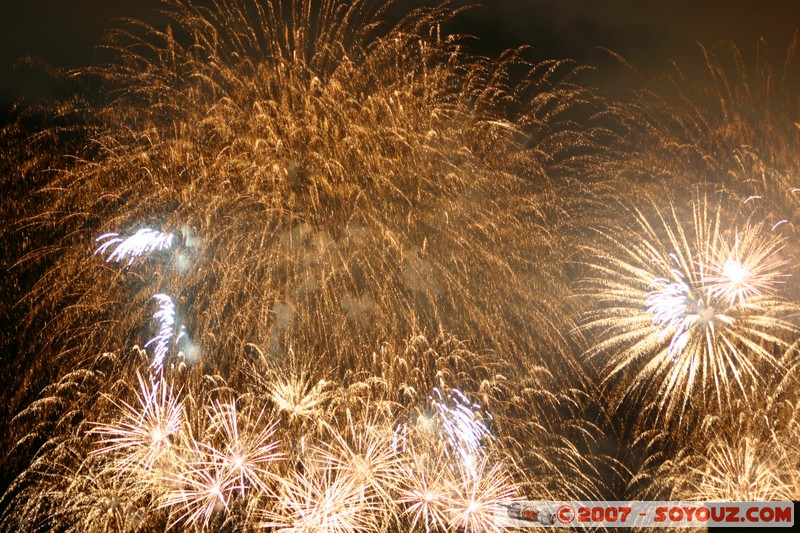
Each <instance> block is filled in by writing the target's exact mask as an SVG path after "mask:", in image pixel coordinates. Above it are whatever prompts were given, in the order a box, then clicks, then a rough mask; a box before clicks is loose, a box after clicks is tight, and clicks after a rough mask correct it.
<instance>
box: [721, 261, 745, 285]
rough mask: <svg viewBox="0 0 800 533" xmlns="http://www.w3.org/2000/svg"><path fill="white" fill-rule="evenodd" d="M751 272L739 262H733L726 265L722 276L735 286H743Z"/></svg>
mask: <svg viewBox="0 0 800 533" xmlns="http://www.w3.org/2000/svg"><path fill="white" fill-rule="evenodd" d="M749 273H750V272H749V271H748V270H747V269H746V268H745V267H744V265H742V264H741V263H740V262H739V261H736V260H731V261H728V262H727V263H726V264H725V268H724V269H723V271H722V274H723V275H724V276H725V277H726V278H728V279H729V280H731V283H733V284H734V285H741V284H742V283H744V280H745V279H746V278H747V275H748V274H749Z"/></svg>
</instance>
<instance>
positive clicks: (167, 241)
mask: <svg viewBox="0 0 800 533" xmlns="http://www.w3.org/2000/svg"><path fill="white" fill-rule="evenodd" d="M174 237H175V236H174V235H173V234H172V233H164V232H161V231H158V230H154V229H150V228H142V229H140V230H139V231H137V232H136V233H134V234H133V235H131V236H130V237H126V238H122V237H120V236H119V234H118V233H105V234H103V235H100V236H99V237H98V238H97V239H96V241H97V242H102V244H101V245H100V246H99V247H98V248H97V250H95V252H94V253H95V254H100V255H102V254H105V253H106V252H108V251H109V249H111V248H112V247H113V250H111V253H109V254H108V257H106V262H109V263H111V262H114V263H120V262H124V261H126V260H127V262H128V265H127V266H131V265H132V264H133V262H134V261H135V260H136V259H137V258H138V257H141V256H142V255H145V254H149V253H150V252H153V251H160V250H168V249H169V248H171V247H172V241H173V239H174ZM115 245H116V246H115Z"/></svg>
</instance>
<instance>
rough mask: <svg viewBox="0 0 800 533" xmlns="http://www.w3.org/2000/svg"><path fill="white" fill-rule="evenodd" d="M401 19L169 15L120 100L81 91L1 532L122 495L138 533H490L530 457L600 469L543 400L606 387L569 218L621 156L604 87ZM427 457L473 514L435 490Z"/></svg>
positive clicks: (134, 51) (443, 15) (326, 9)
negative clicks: (572, 328) (245, 531)
mask: <svg viewBox="0 0 800 533" xmlns="http://www.w3.org/2000/svg"><path fill="white" fill-rule="evenodd" d="M384 7H385V6H383V4H378V5H377V6H372V5H370V4H367V3H361V2H356V3H352V4H346V3H343V2H338V1H328V0H324V1H323V2H321V3H319V4H317V3H312V2H310V1H298V2H293V3H286V2H279V1H265V2H256V1H249V0H242V1H236V0H231V1H223V2H220V3H218V4H215V6H214V8H213V9H207V8H200V7H195V6H192V5H191V4H190V3H188V2H182V1H169V2H166V4H165V9H164V12H163V14H164V16H165V17H166V18H167V19H168V20H169V25H168V26H166V27H167V29H166V30H164V29H161V28H158V27H150V26H147V25H146V24H144V23H132V24H130V25H129V26H128V27H127V28H126V29H121V30H118V31H115V32H113V33H112V34H110V35H109V36H108V38H107V40H106V45H107V47H108V48H109V49H110V50H112V51H113V52H114V53H115V54H116V59H114V60H113V61H111V62H110V63H109V64H106V65H102V66H97V67H91V68H88V69H83V70H81V71H79V72H76V73H74V75H75V79H83V80H86V81H88V82H90V83H91V84H97V85H96V86H100V87H103V90H104V93H103V94H104V96H102V97H97V98H95V99H92V98H86V99H81V100H76V101H74V102H71V103H69V104H64V105H65V106H66V107H67V111H68V115H69V116H78V117H81V120H80V121H79V122H78V123H76V124H75V125H74V127H73V128H72V129H71V130H70V131H71V134H72V135H75V136H77V137H80V138H81V139H82V141H83V142H81V143H77V144H78V145H79V147H78V148H77V149H76V150H75V151H74V152H72V153H69V154H68V155H70V156H71V157H70V158H68V159H67V162H66V163H63V164H61V165H60V166H58V170H59V171H58V172H56V173H54V174H53V177H52V179H50V180H49V181H47V183H46V184H45V185H44V186H43V187H42V189H41V191H40V196H39V197H38V199H37V202H40V203H37V202H31V204H32V205H30V206H29V208H28V211H27V213H28V216H26V217H25V218H23V219H22V221H21V222H20V225H25V226H30V227H33V228H39V230H41V231H44V230H43V228H47V227H52V226H58V227H59V232H60V233H59V234H60V235H63V237H64V238H63V239H61V240H60V243H59V244H58V245H55V246H49V247H48V248H42V249H40V250H37V251H35V252H33V253H32V254H29V255H28V256H26V257H25V258H23V261H22V264H25V263H26V262H27V264H30V265H33V264H34V263H36V264H40V265H42V273H41V276H38V281H37V283H36V286H35V287H33V289H32V290H31V291H30V292H29V293H28V294H27V296H26V297H25V299H24V301H23V302H22V304H23V305H24V306H26V308H27V309H30V313H29V317H28V319H27V322H26V323H27V325H28V328H27V330H26V331H25V332H24V334H23V343H24V344H25V345H26V346H29V347H30V348H29V349H30V353H31V355H32V357H31V358H30V359H29V363H28V364H27V367H26V369H25V371H26V375H27V376H29V377H26V378H25V379H20V380H18V381H17V382H15V383H14V384H12V388H13V390H14V395H15V396H14V398H15V399H14V402H13V406H12V408H13V409H17V410H20V409H21V410H22V413H21V415H20V416H19V417H18V418H17V420H16V421H15V424H16V425H15V432H16V433H18V434H19V435H20V438H19V439H18V441H19V442H18V444H17V446H16V447H15V453H16V454H18V456H19V457H20V458H25V459H21V461H20V462H19V464H18V465H16V466H14V467H13V468H12V469H11V470H13V472H11V473H10V475H12V476H16V480H15V481H14V483H13V485H12V487H11V488H10V489H9V491H8V492H7V494H6V496H5V497H4V500H3V525H4V527H11V526H12V524H15V523H21V524H25V525H28V526H30V528H31V529H41V530H47V529H53V528H56V529H59V528H63V529H68V528H78V527H79V525H81V524H85V521H83V520H82V519H78V518H76V517H77V514H78V513H79V509H80V508H82V507H79V506H78V502H81V503H80V505H85V504H86V502H89V501H92V500H91V499H85V498H84V495H78V494H72V491H82V490H87V489H88V488H89V487H91V486H94V485H97V486H98V487H100V486H102V487H104V488H102V489H98V490H99V492H98V494H96V495H93V496H92V497H95V498H99V497H100V496H99V493H103V494H112V493H113V494H117V493H119V494H120V497H117V496H113V495H112V496H103V497H104V498H107V499H108V501H110V502H113V503H106V504H101V507H102V508H104V509H107V510H108V517H109V518H107V520H109V521H108V522H105V523H107V524H109V527H112V525H111V524H112V522H113V527H119V528H121V529H132V530H135V529H137V528H141V529H146V528H152V529H167V528H173V529H183V528H189V529H195V530H214V529H218V528H221V527H223V526H225V527H227V526H232V527H239V528H253V527H257V526H259V525H261V526H268V527H273V526H274V527H278V528H285V529H287V530H295V529H297V530H302V529H315V528H317V529H318V528H319V527H325V528H327V529H333V530H344V529H348V530H349V529H352V528H361V529H373V528H374V527H381V528H384V529H398V530H402V529H408V528H409V527H411V526H415V527H424V528H426V529H436V528H437V527H448V528H449V527H460V528H465V529H469V530H473V529H476V528H480V527H486V526H487V524H488V522H487V520H488V514H486V513H487V512H488V511H487V509H489V507H490V506H491V505H493V502H494V501H495V500H496V499H497V498H500V497H505V496H507V495H509V494H512V493H515V494H516V493H518V492H519V491H520V489H519V487H521V486H523V485H525V484H526V483H528V485H529V486H533V485H531V484H530V482H531V479H532V478H531V477H529V474H528V473H526V471H525V470H524V468H523V467H527V466H529V465H534V464H535V465H536V468H539V469H542V470H545V471H547V472H559V471H560V469H561V467H560V464H561V462H564V463H567V464H572V465H578V464H581V465H583V464H585V463H584V461H585V460H584V459H583V458H581V457H579V455H580V453H581V450H584V449H590V448H591V446H592V443H589V442H588V441H583V442H582V443H581V444H579V445H574V446H573V445H571V444H570V443H571V441H570V440H569V439H568V438H567V436H566V435H564V434H562V433H561V432H560V431H561V430H560V429H555V431H552V430H553V429H554V428H560V427H562V424H561V419H562V417H564V416H565V417H567V418H568V419H570V420H571V421H573V422H574V423H575V424H576V426H577V425H580V424H582V423H583V422H582V421H581V420H582V419H581V417H580V415H579V414H578V416H576V417H574V418H572V415H573V414H575V413H574V412H569V409H560V408H559V409H556V410H553V409H550V406H551V405H552V404H550V405H548V404H546V402H545V403H541V404H539V403H537V402H536V396H535V395H536V394H537V393H541V395H542V396H545V397H549V398H561V399H563V398H566V397H569V396H570V395H572V394H573V393H572V392H570V391H574V390H576V389H572V388H570V387H572V386H573V385H575V386H576V384H577V383H580V382H581V381H582V380H584V379H585V376H584V375H583V374H582V373H581V372H580V371H579V370H580V368H581V367H580V363H578V361H577V359H576V358H575V352H574V349H575V347H574V345H573V343H572V341H571V339H570V334H569V330H568V329H567V330H566V331H565V330H562V329H561V328H560V326H562V325H564V324H569V323H570V322H571V320H572V318H571V315H570V314H569V312H568V311H569V306H570V303H569V299H568V298H563V297H561V296H562V295H563V294H566V292H567V291H568V283H567V278H566V276H565V272H564V268H563V265H562V264H561V263H560V262H559V258H560V257H561V254H562V253H563V252H562V250H563V248H564V247H565V246H566V243H564V242H562V241H561V240H560V238H559V237H558V236H557V235H556V234H555V233H554V232H552V231H551V228H550V224H555V223H556V222H555V221H557V220H561V219H562V218H563V214H564V213H565V212H567V211H568V202H566V201H565V197H563V196H562V195H560V194H559V189H560V188H561V187H563V186H565V183H566V181H567V177H568V176H569V175H570V173H571V172H573V171H574V170H575V169H576V168H578V167H581V166H584V165H585V160H584V158H585V159H586V161H588V159H589V156H588V155H586V156H584V155H583V154H588V153H589V152H591V151H593V150H595V149H596V143H593V141H592V136H591V134H590V133H589V132H586V131H584V130H583V129H582V128H578V127H577V125H576V124H575V123H574V122H573V121H572V120H571V117H570V113H575V112H578V111H579V110H581V109H584V108H586V109H589V108H590V107H591V106H589V105H588V104H589V103H590V100H591V99H592V96H591V93H590V92H589V91H587V90H585V89H583V88H581V87H579V86H576V85H574V84H573V83H571V82H570V81H569V76H570V75H572V74H575V73H576V70H574V69H573V67H572V66H571V65H570V64H569V63H568V62H557V61H551V62H545V63H542V64H539V65H527V64H526V63H525V62H524V61H523V59H522V55H521V52H519V51H517V52H509V53H508V54H506V55H504V56H503V57H502V58H500V59H499V60H490V59H486V58H480V57H471V56H468V55H466V54H465V53H463V51H462V49H461V44H460V40H459V39H458V38H454V37H448V36H443V35H442V34H441V32H440V27H441V24H442V23H443V22H445V21H446V20H448V18H449V17H451V16H453V14H454V12H453V11H452V10H449V9H447V8H436V9H427V10H420V11H416V12H414V13H412V14H411V15H409V16H407V17H406V18H404V19H402V20H401V21H400V22H398V23H395V24H389V25H387V26H385V27H384V26H380V25H376V24H374V23H373V21H374V20H378V19H379V18H380V16H381V14H382V13H383V8H384ZM522 66H526V68H528V69H529V74H528V75H526V76H525V77H524V78H523V79H522V80H520V81H518V82H517V81H514V82H512V81H511V74H510V73H511V72H512V71H514V70H515V69H518V68H519V67H522ZM106 95H108V96H106ZM57 134H58V132H57V131H55V130H46V131H44V132H42V134H41V135H42V137H43V138H47V136H48V135H57ZM65 155H67V154H65ZM33 204H36V205H33ZM120 228H140V229H138V230H135V231H134V230H131V231H132V233H126V231H125V230H124V229H123V230H120ZM154 228H160V229H154ZM97 235H99V237H97ZM520 235H525V238H524V239H520ZM93 241H94V242H93ZM92 252H94V254H93V253H92ZM154 295H155V296H154ZM154 303H155V305H156V306H157V309H156V311H155V313H154V314H153V312H152V311H151V309H152V307H153V304H154ZM41 324H45V325H46V327H39V326H40V325H41ZM153 325H155V331H154V330H153ZM187 332H191V333H192V339H191V341H190V340H189V339H188V336H187ZM429 338H430V339H431V340H430V341H429V340H428V339H429ZM460 339H463V340H460ZM139 346H143V348H144V349H141V348H139ZM470 346H478V347H480V348H479V350H480V351H473V350H472V349H471V348H470ZM148 352H150V353H148ZM23 359H24V358H23ZM554 361H555V363H554ZM512 364H513V365H516V366H517V367H518V368H529V367H530V368H533V369H536V371H535V372H532V373H531V375H530V376H526V378H525V379H524V380H522V381H520V382H513V381H512V380H509V378H508V377H507V376H510V375H511V373H512ZM67 368H69V369H73V368H78V369H81V370H85V371H86V372H87V373H88V374H87V376H88V377H84V378H83V379H80V380H77V379H72V378H70V379H66V378H67V376H64V374H66V372H65V371H64V370H63V369H67ZM134 376H138V385H139V386H138V388H137V387H136V386H131V383H132V382H133V381H134ZM555 376H557V377H558V381H556V380H555V379H553V378H554V377H555ZM65 380H66V381H65ZM50 383H54V384H57V385H58V386H56V385H49V384H50ZM556 383H557V384H556ZM564 384H569V386H567V387H562V385H564ZM550 389H556V390H555V392H549V390H550ZM560 389H564V390H560ZM40 390H42V392H41V393H39V392H38V391H40ZM78 391H80V392H81V395H80V396H78V397H77V398H79V399H75V398H74V397H73V396H72V395H75V394H77V393H78ZM509 398H511V400H509ZM557 401H560V400H557ZM566 403H567V402H566V401H565V404H566ZM507 409H519V410H523V409H528V410H531V409H534V410H535V411H536V412H537V419H536V423H528V422H524V423H521V424H520V423H518V422H516V421H515V420H513V419H511V418H510V417H508V416H507ZM576 411H577V410H576ZM42 413H46V414H47V420H48V423H47V424H38V423H36V422H34V420H35V417H36V416H37V415H38V414H42ZM565 413H568V414H565ZM424 416H433V417H434V418H435V419H436V421H435V427H436V429H435V431H432V432H426V431H423V430H422V429H421V428H417V427H416V426H414V427H413V428H412V430H411V431H410V435H408V436H407V437H406V440H407V442H406V445H405V447H404V449H401V448H399V447H398V446H397V445H396V435H397V428H399V427H402V426H403V425H412V426H413V423H412V424H410V423H409V421H414V420H419V419H421V417H422V418H424ZM548 428H549V429H550V430H551V433H549V434H548ZM560 439H563V440H560ZM523 443H524V446H525V447H526V448H527V449H529V450H532V452H531V455H530V456H528V457H527V458H516V457H513V456H512V455H511V454H512V453H513V452H514V451H515V450H518V449H520V448H521V447H522V446H523ZM540 444H541V445H542V448H541V449H539V448H538V446H539V445H540ZM584 445H585V446H584ZM428 453H431V454H434V455H435V456H436V457H440V458H443V460H442V461H439V462H438V463H433V462H430V461H428V460H427V459H424V458H422V457H419V456H418V454H423V455H424V454H428ZM551 453H552V454H553V459H551V458H550V454H551ZM35 454H36V455H35ZM536 454H538V455H536ZM34 455H35V457H36V458H37V459H36V460H34V461H30V460H29V459H30V458H31V457H34ZM48 463H52V464H53V465H57V467H54V468H57V469H60V471H63V472H65V473H66V474H65V476H63V477H64V478H65V479H60V480H58V481H56V480H54V479H53V478H52V477H51V476H49V475H48V474H47V468H46V466H47V464H48ZM423 463H424V464H426V465H427V466H426V470H425V471H424V472H419V473H418V475H419V476H422V477H421V478H420V479H421V481H420V483H423V485H424V484H425V483H428V482H432V483H434V484H435V485H438V486H439V488H438V489H436V490H439V491H441V493H442V494H446V496H443V497H442V500H441V502H442V504H444V502H446V503H447V506H448V509H450V510H452V509H455V510H456V511H455V515H452V513H450V510H448V509H445V508H444V507H442V506H440V505H439V504H432V505H431V506H428V505H427V504H425V505H423V506H420V505H416V506H415V504H414V503H413V502H414V500H413V496H412V495H411V494H413V493H409V492H408V491H409V490H412V491H413V490H414V489H413V487H409V486H407V484H404V482H403V478H404V476H403V474H402V473H403V472H407V471H409V469H410V468H411V465H419V464H423ZM25 464H27V465H28V466H27V467H26V466H24V465H25ZM19 466H21V468H19ZM581 468H582V467H581ZM506 469H513V470H508V471H506ZM54 471H55V470H54ZM586 471H589V470H586ZM575 473H577V471H574V470H573V471H571V473H570V474H565V475H573V474H575ZM537 475H538V472H536V473H535V474H532V476H533V477H536V476H537ZM78 478H80V479H78ZM467 478H468V479H467ZM578 478H579V479H580V480H581V481H579V482H577V483H574V484H573V485H571V487H570V489H568V490H566V491H565V492H567V493H570V494H572V493H575V494H577V493H578V492H581V490H583V489H580V490H578V489H576V487H579V486H584V488H585V487H597V486H600V485H601V482H600V481H599V480H597V479H596V478H594V477H593V476H592V475H589V474H586V473H585V472H581V473H579V474H578ZM93 484H94V485H93ZM558 485H559V483H558V482H557V481H556V480H554V481H552V483H548V485H547V487H546V488H545V486H544V485H542V486H541V487H540V488H541V490H550V489H552V488H553V487H557V486H558ZM48 487H49V488H48ZM41 489H43V490H41ZM573 489H575V490H573ZM37 491H38V492H37ZM479 492H485V495H483V494H479ZM126 493H127V494H126ZM42 494H57V495H58V496H57V497H54V498H52V500H51V501H49V502H47V501H45V498H44V497H43V496H42ZM123 496H124V497H123ZM103 501H105V500H103ZM72 502H75V503H74V504H73V503H72ZM465 502H467V503H465ZM476 506H477V507H476ZM476 509H477V510H476ZM423 524H424V525H423Z"/></svg>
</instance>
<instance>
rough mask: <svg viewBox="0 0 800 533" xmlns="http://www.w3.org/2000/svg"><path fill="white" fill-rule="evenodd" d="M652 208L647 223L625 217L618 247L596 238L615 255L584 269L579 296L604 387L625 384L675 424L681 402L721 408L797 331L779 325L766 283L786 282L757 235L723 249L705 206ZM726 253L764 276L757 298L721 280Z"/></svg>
mask: <svg viewBox="0 0 800 533" xmlns="http://www.w3.org/2000/svg"><path fill="white" fill-rule="evenodd" d="M655 207H656V208H655V209H654V210H653V213H654V216H655V221H657V222H656V223H654V222H651V217H649V216H646V215H645V214H644V213H642V212H641V211H635V213H634V214H633V219H634V221H635V224H636V226H637V229H638V235H636V236H634V237H632V238H631V239H628V240H627V241H626V242H623V241H622V240H620V238H619V237H615V236H612V235H611V234H610V233H606V234H605V235H606V237H607V239H608V242H609V243H611V246H612V247H613V248H614V250H615V251H616V255H613V256H612V255H602V256H600V257H599V258H598V260H597V262H596V263H594V264H593V265H592V268H593V269H594V271H595V272H596V275H597V277H596V278H594V279H593V280H592V281H591V282H590V287H591V288H590V292H588V293H587V295H588V296H589V297H592V298H595V299H597V301H598V303H599V304H600V305H601V306H602V307H601V308H600V310H598V311H597V312H593V313H591V314H590V315H589V318H588V321H587V324H586V328H588V329H589V330H591V331H593V332H594V333H595V334H596V335H597V338H598V341H597V343H596V345H595V346H594V348H593V350H592V353H594V354H595V355H596V356H597V357H602V358H604V359H605V361H604V368H605V372H606V375H607V376H608V379H609V380H610V379H612V378H616V377H617V376H618V375H623V376H626V377H627V378H628V379H627V380H626V384H625V386H627V387H628V388H629V390H630V391H639V392H640V393H642V394H644V395H645V396H649V397H655V398H657V400H656V405H657V412H658V413H659V415H662V416H664V417H665V418H667V419H670V420H680V419H681V418H682V416H683V415H684V413H686V411H687V409H688V407H689V403H690V402H691V401H694V402H695V403H697V404H705V403H707V402H708V401H709V400H711V401H713V402H715V404H716V405H717V407H718V408H721V409H724V408H725V406H726V405H729V404H730V401H731V399H732V397H734V395H744V396H745V397H747V395H748V389H749V387H750V386H753V385H757V384H758V383H759V382H760V381H761V379H762V377H763V376H762V375H766V374H768V373H769V372H770V370H774V369H776V368H779V367H780V365H781V355H782V354H783V353H784V352H786V350H788V349H789V347H790V345H791V342H792V341H793V339H794V336H795V335H796V333H797V328H796V327H795V326H794V325H793V324H792V323H791V322H789V321H788V320H785V319H784V318H783V317H788V316H791V315H792V314H793V313H794V312H795V311H794V309H795V308H794V306H793V304H792V303H791V302H790V301H788V300H785V299H782V298H780V296H779V295H778V294H777V293H776V290H775V289H776V287H775V286H774V283H772V282H774V281H775V280H779V279H780V278H781V277H782V276H785V275H786V274H784V273H783V272H782V271H781V270H780V269H779V268H778V267H779V266H780V265H781V264H782V262H781V261H780V260H779V259H777V258H776V257H775V254H776V253H777V251H778V250H779V249H780V244H779V240H777V239H776V238H775V237H773V236H770V235H766V236H763V235H762V234H761V232H760V231H759V230H763V228H757V227H750V228H747V229H746V230H744V231H746V232H747V233H746V234H743V233H742V232H735V233H734V234H733V235H732V240H731V241H729V242H732V244H727V245H726V244H723V243H725V242H726V239H727V238H728V237H726V235H725V234H724V233H725V232H726V228H724V227H723V226H722V222H721V220H722V216H723V215H722V212H721V211H716V212H715V211H713V210H711V209H710V208H709V206H708V203H707V200H706V199H702V198H700V199H697V200H695V201H694V203H693V205H692V209H691V210H690V211H688V212H687V213H686V214H685V215H684V214H682V213H680V212H679V210H678V209H677V208H676V207H675V206H674V205H669V206H667V208H666V209H664V210H661V209H660V208H659V206H655ZM620 234H624V233H622V232H621V233H620ZM742 242H747V245H746V246H742V245H741V243H742ZM731 250H736V254H738V255H737V256H736V257H737V258H738V259H737V260H738V261H740V264H742V265H744V264H746V265H748V266H747V267H746V268H747V269H748V272H749V271H753V272H755V274H754V275H755V276H766V278H761V287H760V288H759V289H758V292H756V291H755V290H751V289H747V290H744V289H742V288H741V287H740V288H735V287H734V286H732V285H731V280H729V279H727V278H725V274H724V272H725V268H726V265H727V264H728V261H729V260H730V257H729V256H730V254H731ZM721 257H725V260H724V261H725V262H724V263H721V262H720V258H721ZM728 268H729V269H730V266H728ZM720 270H722V272H720ZM739 274H741V271H739ZM748 276H749V275H748ZM748 276H745V277H748ZM740 281H743V280H740ZM753 282H754V283H755V281H753ZM742 290H744V291H745V292H742ZM731 291H734V292H731ZM734 391H735V392H734Z"/></svg>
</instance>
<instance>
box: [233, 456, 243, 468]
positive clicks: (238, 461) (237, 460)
mask: <svg viewBox="0 0 800 533" xmlns="http://www.w3.org/2000/svg"><path fill="white" fill-rule="evenodd" d="M243 464H244V457H242V456H241V455H239V454H236V455H234V456H233V467H234V468H241V467H242V465H243Z"/></svg>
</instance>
